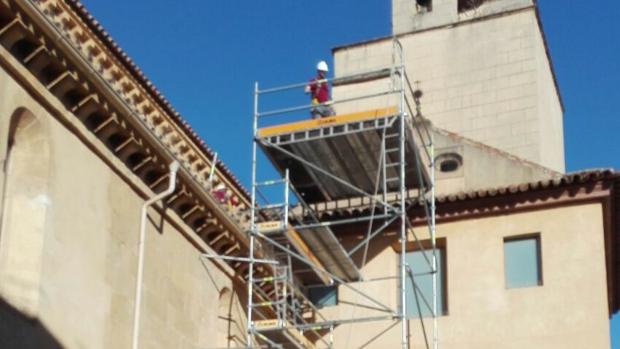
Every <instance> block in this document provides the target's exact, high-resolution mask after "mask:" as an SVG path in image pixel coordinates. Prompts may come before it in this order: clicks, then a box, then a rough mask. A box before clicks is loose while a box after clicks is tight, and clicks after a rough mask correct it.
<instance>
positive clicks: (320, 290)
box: [308, 286, 338, 308]
mask: <svg viewBox="0 0 620 349" xmlns="http://www.w3.org/2000/svg"><path fill="white" fill-rule="evenodd" d="M308 299H310V301H311V302H312V303H314V305H316V306H317V307H318V308H321V307H328V306H332V305H336V304H338V287H337V286H311V287H309V288H308Z"/></svg>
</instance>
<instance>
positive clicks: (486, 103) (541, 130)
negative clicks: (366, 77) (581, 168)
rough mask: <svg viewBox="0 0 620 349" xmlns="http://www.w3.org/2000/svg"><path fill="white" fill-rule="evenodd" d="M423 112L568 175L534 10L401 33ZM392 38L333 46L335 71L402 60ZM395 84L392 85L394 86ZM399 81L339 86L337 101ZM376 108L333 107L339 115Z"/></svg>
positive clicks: (446, 125)
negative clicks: (418, 89) (418, 90)
mask: <svg viewBox="0 0 620 349" xmlns="http://www.w3.org/2000/svg"><path fill="white" fill-rule="evenodd" d="M399 40H400V42H401V43H402V46H403V53H404V56H403V57H404V64H405V67H406V69H407V74H408V76H409V78H410V80H411V81H412V82H415V81H417V82H418V83H419V88H421V89H422V91H423V92H424V96H423V97H422V99H421V103H422V113H423V115H424V116H426V117H427V118H429V119H430V120H431V121H432V122H433V123H434V124H435V125H437V126H438V127H440V128H443V129H446V130H448V131H452V132H456V133H458V134H460V135H462V136H464V137H467V138H471V139H473V140H476V141H479V142H482V143H485V144H487V145H490V146H492V147H496V148H499V149H501V150H504V151H507V152H508V153H511V154H513V155H516V156H518V157H521V158H523V159H527V160H530V161H533V162H535V163H538V164H541V165H543V166H546V167H548V168H550V169H553V170H556V171H559V172H564V148H563V147H564V144H563V129H562V127H563V125H562V109H561V105H560V100H559V97H558V94H557V90H556V88H555V84H554V83H553V76H552V73H551V68H550V64H549V61H548V57H547V54H546V51H545V46H544V44H543V40H542V36H541V30H540V28H539V25H538V21H537V17H536V13H535V10H534V8H532V7H530V8H525V9H521V10H518V11H516V12H510V13H505V14H503V15H501V16H490V17H485V18H481V19H476V20H470V21H462V22H459V23H457V24H455V25H454V26H449V27H448V26H444V27H437V28H433V29H429V30H422V31H419V32H412V33H409V34H403V35H402V36H400V37H399ZM398 61H399V58H398V55H394V45H393V44H392V41H391V40H390V39H384V40H378V41H371V42H368V43H363V44H358V45H352V46H348V47H341V48H337V49H335V50H334V65H335V72H336V76H348V75H352V74H356V73H360V72H365V71H370V70H374V69H381V68H385V67H389V66H391V65H392V63H393V62H398ZM390 84H392V85H390ZM386 86H387V87H389V86H397V87H398V86H399V85H398V81H390V79H382V80H379V81H371V82H363V83H359V84H348V85H341V86H336V87H335V88H334V91H333V95H334V99H335V100H338V99H343V98H348V97H352V96H359V95H362V94H364V93H370V92H374V91H379V90H381V89H385V87H386ZM373 103H374V104H373V105H366V104H368V102H366V104H365V105H363V104H361V103H359V102H358V104H348V105H336V109H337V112H338V113H340V112H341V111H342V112H348V111H351V110H353V109H355V108H356V107H369V106H372V107H375V106H376V107H383V106H385V105H387V104H392V105H394V104H395V103H397V100H396V99H394V98H392V99H381V100H378V101H377V100H375V101H373Z"/></svg>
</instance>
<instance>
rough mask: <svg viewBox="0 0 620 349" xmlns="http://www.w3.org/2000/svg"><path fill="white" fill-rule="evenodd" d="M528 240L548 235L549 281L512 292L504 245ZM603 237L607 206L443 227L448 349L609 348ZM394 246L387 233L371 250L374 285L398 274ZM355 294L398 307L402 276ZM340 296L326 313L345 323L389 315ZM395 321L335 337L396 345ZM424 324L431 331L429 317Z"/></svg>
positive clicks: (344, 344) (414, 329)
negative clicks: (517, 239)
mask: <svg viewBox="0 0 620 349" xmlns="http://www.w3.org/2000/svg"><path fill="white" fill-rule="evenodd" d="M426 231H427V230H426V229H425V228H422V227H421V228H419V229H416V234H417V235H418V238H420V239H425V238H428V235H427V234H426ZM527 234H540V241H541V249H542V250H541V255H542V275H543V283H542V285H541V286H536V287H529V288H518V289H507V288H506V281H505V276H504V255H503V253H504V250H503V241H504V238H507V237H514V236H523V235H527ZM604 236H605V234H604V229H603V207H602V205H601V204H598V203H590V204H587V203H586V204H578V205H570V206H565V207H556V208H547V209H539V210H533V211H528V212H515V213H509V214H502V215H498V216H489V217H481V218H477V219H463V220H459V221H454V222H446V223H440V224H438V225H437V237H438V239H445V252H446V261H447V265H446V268H445V271H446V285H447V293H446V299H447V313H446V314H445V315H443V316H440V317H439V318H438V328H439V333H440V335H439V336H440V347H441V348H575V349H576V348H584V349H585V348H609V347H610V344H609V324H608V314H609V308H608V293H607V276H606V275H607V270H606V268H605V241H604ZM409 239H410V240H411V241H413V237H412V236H410V237H409ZM395 242H396V238H395V236H394V234H390V233H386V234H385V235H384V236H382V237H380V238H378V240H377V241H375V243H374V245H371V246H373V247H372V248H371V252H370V255H369V260H368V263H367V265H366V266H365V267H364V269H363V272H364V275H365V277H366V278H367V279H370V280H372V279H373V278H382V277H385V276H386V275H388V276H389V275H393V276H395V275H397V273H398V254H397V252H396V251H395V250H394V248H393V244H394V243H395ZM345 245H346V243H345ZM414 272H415V271H414ZM356 287H358V288H360V289H363V290H364V291H365V292H368V293H369V294H370V295H372V296H374V297H377V299H378V300H380V301H382V302H384V304H386V305H388V306H391V307H394V308H396V307H397V306H398V298H397V294H398V280H397V279H391V280H380V281H369V282H365V283H359V284H357V285H356ZM338 291H339V295H338V297H339V305H338V306H334V307H327V308H324V311H323V313H324V314H329V315H330V316H332V317H333V318H339V319H347V318H351V317H372V316H380V315H382V314H383V313H382V312H378V311H376V310H375V311H373V310H372V308H373V304H372V303H369V302H368V301H366V300H364V299H361V298H360V297H359V296H357V295H356V294H354V293H353V292H351V291H350V290H347V289H346V288H343V287H340V288H339V290H338ZM352 304H361V305H362V306H361V307H360V306H352ZM374 307H376V306H374ZM393 323H394V322H393V321H389V322H383V323H381V322H379V323H377V322H373V323H368V324H353V325H342V326H340V327H338V328H337V330H336V331H335V342H334V343H335V347H337V348H358V347H362V346H363V345H365V344H366V345H367V346H365V348H393V347H398V346H399V345H400V328H399V327H398V326H396V327H393V328H391V329H390V330H388V332H386V333H384V334H381V333H382V331H384V330H386V329H387V328H388V327H389V326H390V325H393ZM426 326H427V328H430V327H431V321H430V319H429V320H427V321H426ZM409 328H410V332H409V334H410V336H411V341H412V344H411V347H412V348H424V347H426V346H425V344H424V336H423V334H422V332H421V326H420V323H419V321H418V320H417V319H412V320H409ZM377 335H380V336H379V337H377V338H376V339H374V340H373V338H374V337H375V336H377Z"/></svg>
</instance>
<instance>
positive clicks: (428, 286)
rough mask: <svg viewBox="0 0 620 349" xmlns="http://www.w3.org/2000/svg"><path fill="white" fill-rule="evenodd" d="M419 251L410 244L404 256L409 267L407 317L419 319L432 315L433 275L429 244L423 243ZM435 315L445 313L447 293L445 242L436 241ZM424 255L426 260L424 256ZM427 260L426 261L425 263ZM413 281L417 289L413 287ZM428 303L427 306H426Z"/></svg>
mask: <svg viewBox="0 0 620 349" xmlns="http://www.w3.org/2000/svg"><path fill="white" fill-rule="evenodd" d="M422 246H423V247H424V249H423V250H420V249H419V248H418V247H417V246H415V245H413V244H411V249H410V250H409V251H408V252H407V254H406V255H405V261H406V262H407V265H408V266H409V268H408V270H409V272H408V273H407V274H408V277H407V285H406V297H407V317H409V318H419V317H420V315H421V316H422V317H430V316H432V314H433V311H432V309H433V275H432V274H431V271H432V268H431V264H429V263H428V261H430V262H432V259H431V258H432V255H433V250H432V249H431V247H430V242H427V241H425V242H424V243H423V244H422ZM436 251H437V254H436V257H437V272H438V273H437V310H438V311H437V313H438V314H437V315H444V314H446V313H447V296H446V295H447V292H446V269H445V268H446V253H445V251H446V249H445V240H444V239H439V240H437V250H436ZM425 254H426V258H425V256H424V255H425ZM427 258H428V261H427ZM411 274H413V279H414V280H415V284H416V286H417V287H413V282H412V278H411V276H412V275H411ZM427 303H428V304H427Z"/></svg>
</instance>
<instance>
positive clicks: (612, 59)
mask: <svg viewBox="0 0 620 349" xmlns="http://www.w3.org/2000/svg"><path fill="white" fill-rule="evenodd" d="M82 1H83V3H84V4H85V5H86V7H87V8H88V9H89V10H90V11H91V13H93V15H94V16H95V18H97V19H98V20H99V21H100V22H101V23H102V24H103V26H104V27H105V28H106V29H107V30H108V31H109V32H110V34H111V35H112V37H113V38H114V39H115V40H116V42H117V43H119V44H120V46H121V47H122V48H123V49H124V50H125V51H126V52H127V53H128V54H129V55H130V56H131V57H132V58H133V59H134V61H135V62H136V63H137V64H138V65H139V66H140V67H141V68H142V70H143V71H144V72H145V73H146V74H147V76H148V77H149V78H150V79H151V80H152V81H153V82H154V83H155V84H156V85H157V86H158V88H159V89H160V90H161V91H162V92H163V93H164V95H166V97H167V98H168V99H169V100H170V101H171V102H172V104H173V105H174V106H175V107H176V109H177V110H178V111H179V112H180V113H181V114H182V115H183V116H184V117H185V118H186V119H187V120H188V121H189V122H190V123H191V124H192V126H193V127H194V128H195V130H196V131H197V132H198V133H199V134H200V135H201V136H202V137H203V138H204V139H205V140H206V142H207V143H208V144H209V145H210V146H211V147H212V148H214V149H215V150H216V151H218V152H219V154H220V155H221V157H222V158H223V160H224V162H225V163H226V164H227V165H228V166H229V167H230V168H231V169H232V170H233V172H234V173H235V174H236V175H237V176H238V177H239V178H240V179H241V180H242V182H243V183H244V184H246V185H247V184H248V183H249V178H250V137H251V115H252V88H253V82H254V81H259V82H260V83H261V85H262V86H274V85H278V84H284V83H289V82H297V81H303V80H305V79H306V78H308V76H309V75H311V74H312V73H313V66H314V64H315V63H316V62H317V61H318V60H320V59H326V60H328V62H331V57H330V52H331V51H330V49H331V48H332V47H334V46H338V45H342V44H347V43H351V42H356V41H361V40H366V39H369V38H373V37H378V36H384V35H388V34H389V32H390V0H364V1H359V0H339V1H333V0H314V1H296V0H270V1H241V0H223V1H200V0H177V1H170V0H150V1H127V0H106V1H102V0H82ZM539 3H540V9H541V14H542V21H543V26H544V28H545V32H546V35H547V40H548V43H549V48H550V51H551V55H552V58H553V62H554V66H555V69H556V73H557V77H558V81H559V84H560V91H561V94H562V97H563V99H564V105H565V109H566V111H565V114H564V136H565V146H566V165H567V170H568V171H574V170H580V169H587V168H599V167H614V168H619V169H620V137H617V134H618V131H620V113H619V112H618V103H620V90H619V89H618V84H619V83H620V63H619V62H620V39H619V38H620V22H619V20H618V16H617V15H618V14H619V13H620V2H618V1H615V0H601V1H597V2H593V3H591V4H585V5H584V2H581V1H561V0H539ZM567 306H569V305H568V304H567ZM619 318H620V316H616V318H614V319H613V320H612V331H611V332H612V337H614V335H613V334H615V338H612V340H613V341H614V343H613V348H614V349H620V319H619Z"/></svg>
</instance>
